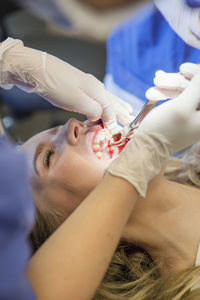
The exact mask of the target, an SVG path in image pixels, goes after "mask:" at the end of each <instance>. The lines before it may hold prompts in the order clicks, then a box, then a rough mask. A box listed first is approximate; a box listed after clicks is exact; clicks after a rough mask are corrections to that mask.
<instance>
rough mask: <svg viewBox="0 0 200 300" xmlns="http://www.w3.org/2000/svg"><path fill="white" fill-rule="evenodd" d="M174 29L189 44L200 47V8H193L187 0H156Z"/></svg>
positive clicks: (156, 3)
mask: <svg viewBox="0 0 200 300" xmlns="http://www.w3.org/2000/svg"><path fill="white" fill-rule="evenodd" d="M154 2H155V5H156V6H157V8H158V9H159V10H160V12H161V13H162V15H163V16H164V17H165V19H166V20H167V22H168V23H169V25H170V26H171V27H172V28H173V29H174V31H175V32H176V33H177V34H178V35H179V36H180V37H181V38H182V39H183V40H184V41H185V42H186V43H187V44H189V45H191V46H192V47H195V48H198V49H200V8H191V7H189V6H188V5H187V3H186V1H185V0H154Z"/></svg>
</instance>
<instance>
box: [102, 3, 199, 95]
mask: <svg viewBox="0 0 200 300" xmlns="http://www.w3.org/2000/svg"><path fill="white" fill-rule="evenodd" d="M199 61H200V51H199V50H198V49H195V48H193V47H191V46H189V45H187V44H186V43H185V42H184V41H183V40H182V39H181V38H180V37H179V36H178V35H177V34H176V33H175V32H174V31H173V29H172V28H171V27H170V26H169V24H168V23H167V21H166V20H165V19H164V18H163V16H162V14H161V13H160V12H159V11H158V10H157V9H155V7H154V6H153V5H147V6H145V7H144V8H143V9H142V10H140V11H139V12H137V13H134V14H133V15H131V16H130V17H129V18H128V19H127V20H125V21H123V22H122V23H121V24H119V25H117V26H116V27H115V28H114V29H113V31H112V32H111V34H110V36H109V38H108V41H107V73H108V74H111V75H112V78H113V80H114V82H115V83H116V84H117V85H118V86H119V87H120V88H121V89H123V90H125V91H127V92H128V93H130V94H132V95H135V96H136V97H137V98H139V99H142V100H143V101H146V97H145V91H146V90H147V89H148V88H150V87H151V86H152V85H153V78H154V76H155V72H156V71H157V70H164V71H165V72H178V71H179V66H180V65H181V64H182V63H184V62H192V63H198V62H199Z"/></svg>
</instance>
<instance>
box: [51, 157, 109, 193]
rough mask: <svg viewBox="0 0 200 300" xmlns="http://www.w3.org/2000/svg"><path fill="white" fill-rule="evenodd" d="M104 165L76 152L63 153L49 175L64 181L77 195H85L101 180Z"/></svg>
mask: <svg viewBox="0 0 200 300" xmlns="http://www.w3.org/2000/svg"><path fill="white" fill-rule="evenodd" d="M104 167H105V166H104V165H103V164H101V163H100V162H98V161H91V159H88V158H85V157H83V156H81V155H79V154H78V153H73V155H66V154H65V155H63V156H61V157H60V158H59V160H58V161H57V163H56V165H55V166H54V167H53V168H52V170H51V171H50V173H49V175H50V176H51V177H53V178H55V179H56V180H61V181H62V182H64V183H66V184H67V185H68V186H69V187H71V188H72V189H74V190H75V191H76V192H77V193H78V194H79V196H81V197H86V196H87V195H88V194H89V193H90V192H91V191H92V190H93V189H94V188H95V186H96V185H97V184H98V183H99V182H100V181H101V180H102V177H103V172H104Z"/></svg>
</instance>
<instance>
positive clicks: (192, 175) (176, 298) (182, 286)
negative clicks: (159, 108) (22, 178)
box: [32, 145, 200, 300]
mask: <svg viewBox="0 0 200 300" xmlns="http://www.w3.org/2000/svg"><path fill="white" fill-rule="evenodd" d="M165 177H166V178H167V179H168V180H171V181H175V182H178V183H181V184H186V185H190V186H195V187H198V188H199V187H200V148H199V147H198V146H197V145H196V146H194V147H192V148H191V149H190V150H188V151H187V153H186V154H185V155H184V156H183V157H182V159H181V160H180V159H176V158H171V159H170V160H169V161H168V163H167V168H166V172H165ZM37 215H38V219H37V221H36V225H35V228H34V230H33V232H34V234H32V242H33V241H34V240H37V247H39V246H40V244H41V243H42V242H43V241H44V240H45V239H46V238H47V235H48V236H49V235H50V234H51V233H52V232H53V231H54V230H55V229H56V228H57V227H58V226H59V225H60V224H61V223H62V222H63V221H64V219H65V218H66V216H65V217H64V216H63V214H62V216H60V212H58V211H55V212H53V213H50V212H48V213H44V212H39V210H38V211H37ZM45 231H46V232H47V233H48V234H46V233H45ZM41 236H42V238H41ZM199 282H200V267H191V268H189V269H187V270H184V271H182V272H180V273H177V274H174V275H170V277H169V278H167V277H166V276H165V277H163V276H161V274H160V271H159V268H158V266H157V264H156V263H155V262H154V261H153V260H152V258H151V256H150V255H149V253H148V252H147V251H145V250H144V249H142V248H140V247H137V246H136V245H134V244H130V243H126V242H124V241H121V242H120V244H119V246H118V247H117V250H116V252H115V254H114V256H113V258H112V261H111V263H110V265H109V267H108V270H107V272H106V275H105V277H104V279H103V281H102V283H101V285H100V287H99V288H98V290H97V293H96V295H95V297H94V299H95V300H168V299H169V300H171V299H173V300H196V299H200V289H195V290H192V288H193V287H194V286H195V285H196V284H197V283H199Z"/></svg>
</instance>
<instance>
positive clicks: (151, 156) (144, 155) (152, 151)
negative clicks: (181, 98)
mask: <svg viewBox="0 0 200 300" xmlns="http://www.w3.org/2000/svg"><path fill="white" fill-rule="evenodd" d="M169 149H171V151H170V150H169ZM172 153H173V151H172V148H171V146H170V145H169V143H168V142H167V140H166V139H165V138H164V137H162V136H161V135H159V134H158V133H152V134H150V133H148V134H146V133H145V131H143V130H142V128H139V129H138V130H137V131H136V132H135V133H134V136H133V138H132V139H131V141H130V142H129V143H128V144H127V145H126V147H125V149H124V150H123V151H122V152H121V154H120V155H119V156H118V157H117V158H116V159H115V160H114V161H113V162H112V163H111V164H110V166H109V168H108V169H107V172H108V173H110V174H111V175H114V176H118V177H121V178H123V179H125V180H126V181H128V182H129V183H130V184H132V185H133V186H134V187H135V188H136V190H137V191H138V193H139V195H140V196H141V197H143V198H144V197H145V195H146V191H147V186H148V183H149V181H150V180H151V179H153V178H154V177H155V176H156V175H157V174H159V172H160V170H161V168H162V165H163V163H164V162H165V160H166V159H168V158H169V157H170V155H171V154H172Z"/></svg>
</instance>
